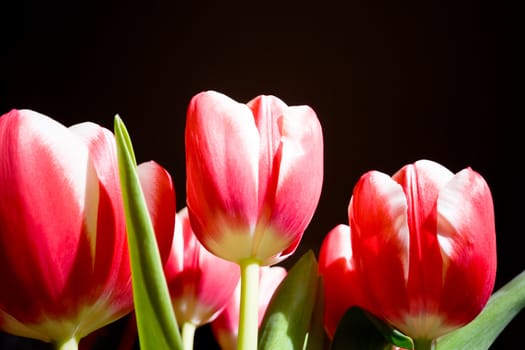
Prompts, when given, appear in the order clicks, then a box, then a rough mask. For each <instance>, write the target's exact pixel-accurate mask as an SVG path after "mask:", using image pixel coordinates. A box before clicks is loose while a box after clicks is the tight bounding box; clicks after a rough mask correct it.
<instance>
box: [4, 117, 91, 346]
mask: <svg viewBox="0 0 525 350" xmlns="http://www.w3.org/2000/svg"><path fill="white" fill-rule="evenodd" d="M0 152H1V156H0V164H1V166H0V188H1V192H2V196H1V197H0V231H1V232H2V235H0V239H1V240H2V241H1V242H0V244H1V245H2V246H5V247H7V246H9V249H5V250H3V254H0V274H1V275H2V276H3V279H4V284H5V285H12V286H17V288H1V289H0V305H1V307H2V308H3V309H4V311H5V312H7V313H8V314H13V315H17V318H18V320H19V321H20V322H23V323H25V324H31V323H39V322H41V321H42V320H41V319H39V318H40V317H42V315H43V314H48V315H50V316H51V315H63V314H75V312H76V311H78V310H76V308H77V307H78V304H77V303H76V302H74V301H73V300H72V299H67V298H65V297H64V293H65V290H68V289H70V288H73V289H75V290H77V289H82V286H83V283H82V281H83V280H82V278H80V277H79V278H74V276H75V274H76V272H78V271H88V270H89V269H90V268H91V261H92V259H93V256H90V255H91V253H90V252H91V251H92V250H91V249H89V248H88V247H89V246H90V244H92V243H93V242H94V237H95V234H96V220H95V218H97V210H98V200H99V181H98V179H97V175H96V171H95V168H94V166H93V164H92V162H91V160H90V156H89V150H88V148H87V147H86V145H85V144H84V143H83V142H81V141H80V140H79V139H78V138H77V137H76V135H75V134H74V133H72V132H71V131H70V130H68V129H67V128H66V127H64V126H63V125H61V124H59V123H57V122H56V121H54V120H52V119H50V118H48V117H46V116H44V115H41V114H39V113H36V112H33V111H29V110H22V111H17V110H13V111H11V112H10V113H8V114H6V115H4V116H2V117H1V118H0ZM57 214H58V215H57ZM86 248H87V249H86ZM79 257H82V260H81V261H82V263H80V262H79V260H78V259H79ZM20 259H23V260H20ZM86 261H87V262H88V263H87V264H85V262H86ZM82 264H83V265H82ZM72 276H73V278H72ZM75 284H76V286H74V285H75ZM67 296H68V297H71V298H73V299H74V298H77V297H78V296H74V295H73V296H72V295H67ZM18 300H24V301H26V302H24V303H20V302H18ZM48 336H52V335H49V334H48V335H43V337H48ZM41 339H42V338H41Z"/></svg>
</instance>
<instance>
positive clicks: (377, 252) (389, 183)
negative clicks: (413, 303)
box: [348, 171, 410, 315]
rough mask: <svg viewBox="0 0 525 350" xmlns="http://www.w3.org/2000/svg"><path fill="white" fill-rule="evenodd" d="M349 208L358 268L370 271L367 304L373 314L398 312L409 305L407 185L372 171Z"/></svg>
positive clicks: (366, 284) (358, 184) (359, 182)
mask: <svg viewBox="0 0 525 350" xmlns="http://www.w3.org/2000/svg"><path fill="white" fill-rule="evenodd" d="M348 211H349V214H348V215H349V220H350V229H351V232H352V249H353V254H354V259H355V261H356V269H357V270H358V271H359V273H360V274H361V275H363V276H364V275H366V279H364V282H365V283H364V284H363V287H364V288H365V290H364V292H365V293H368V295H369V297H368V298H367V299H368V300H369V302H368V303H367V304H366V305H363V306H364V307H365V308H366V309H367V310H368V311H370V312H372V313H373V314H386V315H397V314H398V313H399V312H401V310H405V309H406V308H407V307H408V305H407V298H406V292H405V288H406V284H407V282H408V269H409V263H410V261H409V246H410V241H409V231H408V223H407V200H406V197H405V194H404V192H403V189H402V187H401V186H400V185H399V184H398V183H396V182H395V181H394V180H392V179H391V178H390V176H388V175H386V174H383V173H380V172H377V171H370V172H368V173H366V174H364V175H363V176H362V177H361V178H360V179H359V181H358V183H357V184H356V186H355V188H354V193H353V196H352V198H351V200H350V205H349V209H348ZM384 286H389V287H388V288H384Z"/></svg>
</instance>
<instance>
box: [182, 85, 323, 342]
mask: <svg viewBox="0 0 525 350" xmlns="http://www.w3.org/2000/svg"><path fill="white" fill-rule="evenodd" d="M185 137H186V172H187V182H186V189H187V204H188V212H189V217H190V221H191V226H192V227H193V230H194V231H195V235H196V236H197V237H198V239H199V240H200V241H201V242H202V244H203V245H204V246H205V247H206V249H208V250H209V251H210V252H212V253H213V254H215V255H217V256H219V257H221V258H223V259H225V260H229V261H232V262H235V263H237V264H239V266H240V268H241V300H240V304H241V306H240V310H241V311H240V313H241V316H240V323H239V344H240V346H239V347H240V348H242V349H245V350H251V349H256V347H257V308H256V305H257V295H258V292H257V289H258V270H259V267H260V266H261V265H263V266H264V265H272V264H276V263H277V262H279V261H282V260H284V259H286V258H287V257H288V256H290V255H291V254H293V252H294V251H295V250H296V248H297V246H298V244H299V242H300V240H301V237H302V235H303V233H304V230H305V229H306V226H307V225H308V223H309V222H310V220H311V218H312V216H313V214H314V211H315V208H316V207H317V203H318V201H319V196H320V194H321V185H322V182H323V136H322V131H321V125H320V124H319V120H318V119H317V116H316V114H315V112H314V111H313V110H312V109H311V108H310V107H308V106H292V107H289V106H287V105H286V104H285V103H284V102H283V101H281V100H280V99H278V98H277V97H274V96H258V97H256V98H254V99H253V100H251V101H250V102H248V103H247V104H242V103H238V102H236V101H234V100H232V99H231V98H229V97H227V96H225V95H223V94H220V93H218V92H215V91H206V92H201V93H199V94H197V95H196V96H194V97H193V98H192V100H191V101H190V104H189V107H188V112H187V120H186V134H185Z"/></svg>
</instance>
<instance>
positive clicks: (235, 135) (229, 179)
mask: <svg viewBox="0 0 525 350" xmlns="http://www.w3.org/2000/svg"><path fill="white" fill-rule="evenodd" d="M186 160H187V173H188V180H187V196H188V200H187V202H188V209H189V212H190V219H191V221H192V226H193V229H194V231H195V234H196V235H197V236H198V237H199V239H200V240H201V242H202V243H203V244H204V245H205V246H206V247H207V248H208V249H209V250H211V251H213V252H214V253H215V254H217V255H219V256H221V257H223V258H227V259H230V260H232V257H231V256H230V255H231V252H232V250H237V251H240V252H241V253H240V254H241V255H242V254H243V253H242V252H244V253H245V255H244V256H245V257H246V256H250V253H251V244H250V245H248V246H246V244H243V242H238V243H239V244H238V246H236V247H235V248H233V247H231V246H229V244H230V242H229V241H228V242H227V244H224V243H223V241H224V239H225V238H226V239H228V236H230V235H236V234H239V232H242V234H244V235H250V234H253V230H254V228H255V224H256V222H257V217H258V208H257V203H258V199H257V198H258V197H257V196H258V192H257V189H258V161H259V134H258V132H257V128H256V126H255V122H254V119H253V115H252V112H251V110H250V109H249V108H248V107H247V106H246V105H244V104H240V103H237V102H235V101H234V100H232V99H230V98H229V97H227V96H225V95H222V94H219V93H216V92H213V91H208V92H203V93H200V94H198V95H196V96H195V97H194V98H193V99H192V100H191V102H190V105H189V107H188V114H187V124H186ZM232 184H234V185H232ZM250 243H251V242H250ZM233 259H235V257H234V258H233Z"/></svg>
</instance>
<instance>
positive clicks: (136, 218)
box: [115, 115, 182, 350]
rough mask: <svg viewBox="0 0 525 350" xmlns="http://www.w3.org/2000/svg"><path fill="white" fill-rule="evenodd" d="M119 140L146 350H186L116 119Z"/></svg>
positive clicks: (127, 146) (133, 271) (131, 160)
mask: <svg viewBox="0 0 525 350" xmlns="http://www.w3.org/2000/svg"><path fill="white" fill-rule="evenodd" d="M115 138H116V141H117V156H118V164H119V173H120V182H121V187H122V198H123V201H124V209H125V213H126V227H127V232H128V244H129V253H130V259H131V276H132V284H133V301H134V304H135V314H136V317H137V328H138V333H139V342H140V348H141V349H142V350H172V349H176V350H182V341H181V336H180V333H179V328H178V325H177V320H176V319H175V314H174V312H173V308H172V306H171V299H170V296H169V291H168V286H167V283H166V279H165V278H164V271H163V269H162V263H161V259H160V254H159V251H158V248H157V243H156V240H155V234H154V231H153V225H152V223H151V219H150V217H149V213H148V209H147V207H146V202H145V199H144V195H143V193H142V189H141V187H140V182H139V178H138V175H137V163H136V160H135V155H134V153H133V147H132V144H131V140H130V138H129V134H128V132H127V130H126V127H125V126H124V123H123V122H122V120H121V119H120V117H119V116H118V115H117V116H115Z"/></svg>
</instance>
